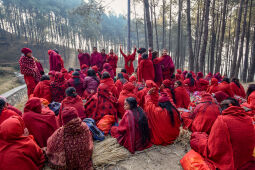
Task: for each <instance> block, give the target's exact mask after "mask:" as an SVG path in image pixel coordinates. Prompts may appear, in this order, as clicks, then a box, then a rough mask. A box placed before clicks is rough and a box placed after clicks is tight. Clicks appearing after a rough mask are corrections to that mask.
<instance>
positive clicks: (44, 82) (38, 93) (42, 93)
mask: <svg viewBox="0 0 255 170" xmlns="http://www.w3.org/2000/svg"><path fill="white" fill-rule="evenodd" d="M34 97H39V98H44V99H46V100H48V102H51V91H50V78H49V77H48V76H46V75H43V76H42V78H41V81H40V82H39V83H38V84H37V85H36V87H35V89H34Z"/></svg>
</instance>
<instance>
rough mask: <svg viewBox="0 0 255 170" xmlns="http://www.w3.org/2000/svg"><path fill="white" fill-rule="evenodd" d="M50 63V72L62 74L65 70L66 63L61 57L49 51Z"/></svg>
mask: <svg viewBox="0 0 255 170" xmlns="http://www.w3.org/2000/svg"><path fill="white" fill-rule="evenodd" d="M48 54H49V62H50V71H58V72H60V71H61V69H62V68H64V61H63V59H62V58H61V56H60V55H59V54H58V53H56V52H55V51H54V50H49V51H48Z"/></svg>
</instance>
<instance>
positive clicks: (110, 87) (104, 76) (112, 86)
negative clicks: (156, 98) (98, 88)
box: [100, 72, 119, 98]
mask: <svg viewBox="0 0 255 170" xmlns="http://www.w3.org/2000/svg"><path fill="white" fill-rule="evenodd" d="M100 83H101V84H105V85H106V86H108V91H110V92H111V93H112V94H113V96H114V97H116V98H118V97H119V95H118V90H117V88H116V86H115V84H114V81H113V79H112V78H111V77H110V74H109V73H108V72H104V73H103V74H102V77H101V80H100Z"/></svg>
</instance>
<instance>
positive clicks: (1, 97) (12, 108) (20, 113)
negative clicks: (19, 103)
mask: <svg viewBox="0 0 255 170" xmlns="http://www.w3.org/2000/svg"><path fill="white" fill-rule="evenodd" d="M0 99H2V100H4V102H5V103H6V109H10V110H12V111H14V112H15V113H17V114H18V115H19V116H22V111H20V110H19V109H17V108H16V107H14V106H12V105H11V104H10V103H8V101H7V99H6V98H5V97H3V96H0Z"/></svg>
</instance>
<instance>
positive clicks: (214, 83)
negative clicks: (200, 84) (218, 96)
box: [207, 78, 219, 94]
mask: <svg viewBox="0 0 255 170" xmlns="http://www.w3.org/2000/svg"><path fill="white" fill-rule="evenodd" d="M218 88H219V87H218V80H217V79H216V78H212V79H211V85H210V86H209V87H208V89H207V93H210V94H212V93H215V92H217V91H218Z"/></svg>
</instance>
